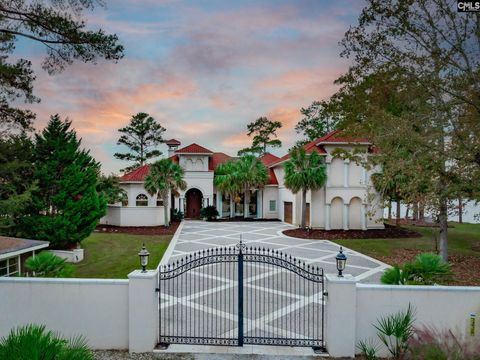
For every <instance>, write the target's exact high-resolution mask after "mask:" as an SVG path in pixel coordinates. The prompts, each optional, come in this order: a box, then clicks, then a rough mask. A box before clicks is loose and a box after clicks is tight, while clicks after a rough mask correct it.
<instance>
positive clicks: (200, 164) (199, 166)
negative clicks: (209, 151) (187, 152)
mask: <svg viewBox="0 0 480 360" xmlns="http://www.w3.org/2000/svg"><path fill="white" fill-rule="evenodd" d="M195 170H196V171H202V170H203V160H202V159H197V160H196V161H195Z"/></svg>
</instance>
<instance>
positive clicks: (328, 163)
mask: <svg viewBox="0 0 480 360" xmlns="http://www.w3.org/2000/svg"><path fill="white" fill-rule="evenodd" d="M325 162H326V164H325V165H326V170H327V187H329V186H331V183H330V165H331V162H332V159H330V158H327V159H326V160H325Z"/></svg>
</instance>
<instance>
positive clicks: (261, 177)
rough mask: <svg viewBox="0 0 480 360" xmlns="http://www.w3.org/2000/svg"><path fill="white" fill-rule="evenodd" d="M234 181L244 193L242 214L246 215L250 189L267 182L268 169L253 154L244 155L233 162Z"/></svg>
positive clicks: (260, 186) (261, 186)
mask: <svg viewBox="0 0 480 360" xmlns="http://www.w3.org/2000/svg"><path fill="white" fill-rule="evenodd" d="M234 178H235V182H236V184H237V186H238V187H239V188H240V189H242V191H243V194H244V211H243V216H244V217H245V218H246V217H248V203H249V199H250V191H251V190H252V189H258V188H263V186H264V185H265V184H266V183H268V170H267V168H266V167H265V165H263V163H262V162H261V161H260V160H259V159H258V158H256V157H255V156H254V155H244V156H242V157H241V158H240V159H238V160H237V161H236V162H235V175H234Z"/></svg>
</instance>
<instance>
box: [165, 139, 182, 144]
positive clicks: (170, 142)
mask: <svg viewBox="0 0 480 360" xmlns="http://www.w3.org/2000/svg"><path fill="white" fill-rule="evenodd" d="M165 144H167V145H180V144H181V142H180V141H178V140H177V139H170V140H167V141H165Z"/></svg>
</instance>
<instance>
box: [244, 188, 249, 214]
mask: <svg viewBox="0 0 480 360" xmlns="http://www.w3.org/2000/svg"><path fill="white" fill-rule="evenodd" d="M247 196H250V192H247V194H245V193H244V196H243V217H246V218H247V217H248V205H247Z"/></svg>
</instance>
